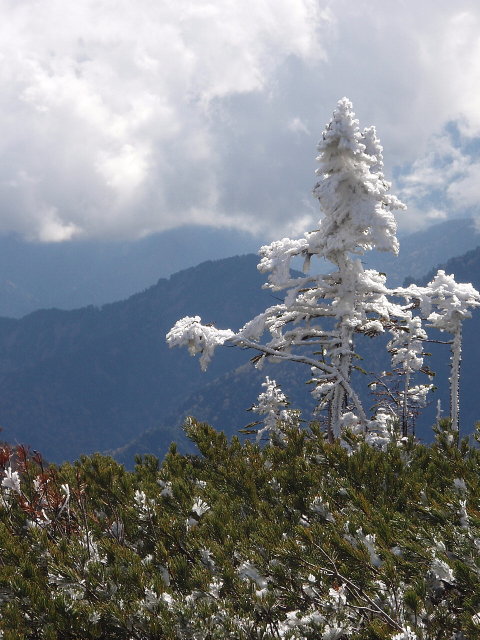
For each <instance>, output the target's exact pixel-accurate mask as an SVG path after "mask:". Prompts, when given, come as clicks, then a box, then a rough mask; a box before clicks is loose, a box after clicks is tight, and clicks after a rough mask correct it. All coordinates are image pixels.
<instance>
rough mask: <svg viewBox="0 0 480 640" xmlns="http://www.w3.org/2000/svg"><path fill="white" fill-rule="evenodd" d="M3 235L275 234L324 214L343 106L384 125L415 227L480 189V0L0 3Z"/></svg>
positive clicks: (465, 206) (469, 202) (475, 196)
mask: <svg viewBox="0 0 480 640" xmlns="http://www.w3.org/2000/svg"><path fill="white" fill-rule="evenodd" d="M0 11H1V13H0V15H1V18H2V19H1V21H0V39H1V46H0V74H1V80H0V82H1V90H0V152H1V153H0V212H1V215H0V232H9V231H14V232H17V233H20V234H22V235H23V236H24V237H26V238H29V239H33V240H42V241H61V240H68V239H74V238H103V239H109V238H134V237H139V236H142V235H146V234H148V233H150V232H153V231H160V230H165V229H170V228H173V227H176V226H179V225H183V224H192V223H194V224H209V225H215V226H233V227H237V228H239V229H242V230H250V231H254V232H257V233H259V234H260V235H262V236H270V238H274V237H281V236H282V235H285V234H290V235H297V234H299V233H302V232H303V231H304V230H306V229H308V228H311V227H312V225H315V222H316V220H318V217H319V214H318V210H317V206H316V202H315V201H314V200H313V199H312V197H311V195H310V194H311V188H312V186H313V182H314V170H315V161H314V158H315V146H316V143H317V140H318V139H319V137H320V135H321V132H322V129H323V128H324V125H325V123H326V122H327V121H328V120H329V119H330V116H331V112H332V110H333V109H334V107H335V104H336V102H337V100H338V99H339V98H341V97H342V96H344V95H346V96H348V97H349V98H350V99H351V100H352V101H353V103H354V107H355V111H356V113H357V117H358V118H359V119H360V123H361V126H362V127H363V126H368V125H370V124H374V125H376V127H377V132H378V135H379V137H380V139H381V141H382V144H383V146H384V156H385V164H386V169H387V175H388V176H389V177H390V178H391V179H393V183H394V186H393V192H394V193H395V194H396V195H399V196H400V197H401V198H402V199H403V200H404V201H405V202H406V204H407V205H408V207H409V209H408V211H407V212H405V213H400V214H399V218H400V219H399V224H400V227H401V228H402V229H403V230H412V229H416V228H421V227H425V226H426V225H428V224H431V223H432V222H433V221H438V220H442V219H445V218H446V217H450V216H464V215H466V214H475V213H476V211H477V208H478V206H477V203H478V201H479V199H480V3H478V0H471V1H469V0H458V1H457V2H454V3H452V2H451V0H420V1H419V0H330V1H327V0H241V1H239V0H135V1H134V0H76V1H75V2H65V0H22V1H21V2H19V1H18V0H0Z"/></svg>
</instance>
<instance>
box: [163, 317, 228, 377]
mask: <svg viewBox="0 0 480 640" xmlns="http://www.w3.org/2000/svg"><path fill="white" fill-rule="evenodd" d="M233 335H234V333H233V331H230V329H217V328H216V327H214V326H212V325H204V324H202V320H201V318H200V316H194V317H193V318H192V317H190V316H186V317H185V318H182V319H181V320H178V321H177V322H176V323H175V325H174V326H173V327H172V328H171V329H170V331H169V332H168V333H167V344H168V346H169V347H185V346H186V347H187V348H188V352H189V354H190V355H191V356H194V355H196V354H197V353H200V354H201V356H200V366H201V368H202V371H205V370H206V368H207V367H208V365H209V363H210V360H211V359H212V356H213V353H214V351H215V347H218V346H219V345H222V344H223V343H224V342H225V341H226V340H228V339H230V338H231V337H232V336H233Z"/></svg>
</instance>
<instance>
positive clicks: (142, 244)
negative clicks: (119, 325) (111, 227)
mask: <svg viewBox="0 0 480 640" xmlns="http://www.w3.org/2000/svg"><path fill="white" fill-rule="evenodd" d="M260 243H261V240H259V238H257V237H255V236H253V235H251V234H248V233H242V232H239V231H237V230H233V229H214V228H213V227H202V226H189V227H181V228H177V229H172V230H170V231H164V232H162V233H156V234H153V235H150V236H147V237H145V238H142V239H140V240H135V241H123V242H100V241H96V242H94V241H91V242H87V241H75V242H73V241H72V242H59V243H33V242H26V241H25V240H22V239H21V238H18V237H16V236H0V316H7V317H13V318H19V317H21V316H23V315H26V314H27V313H30V312H32V311H35V310H37V309H48V308H51V307H56V308H58V309H78V308H80V307H84V306H88V305H102V304H106V303H109V302H115V301H117V300H123V299H125V298H127V297H128V296H131V295H133V294H135V293H137V292H139V291H142V290H143V289H146V288H147V287H150V286H151V285H152V284H154V283H155V282H157V280H158V279H159V278H162V277H163V278H165V277H168V276H170V275H171V274H172V273H176V272H177V271H180V270H181V269H186V268H188V267H193V266H195V265H197V264H199V263H200V262H204V261H205V260H209V259H219V258H227V257H229V256H232V255H236V254H245V253H250V252H255V251H257V249H258V246H259V244H260Z"/></svg>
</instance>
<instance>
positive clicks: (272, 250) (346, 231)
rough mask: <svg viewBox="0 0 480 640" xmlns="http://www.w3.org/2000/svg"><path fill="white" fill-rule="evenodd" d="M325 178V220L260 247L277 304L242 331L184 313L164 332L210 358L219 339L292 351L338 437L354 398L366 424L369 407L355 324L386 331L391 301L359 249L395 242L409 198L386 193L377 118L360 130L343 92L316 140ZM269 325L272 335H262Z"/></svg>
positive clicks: (319, 194) (321, 195) (320, 186)
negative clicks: (315, 265) (358, 377)
mask: <svg viewBox="0 0 480 640" xmlns="http://www.w3.org/2000/svg"><path fill="white" fill-rule="evenodd" d="M318 151H319V155H318V158H317V161H318V163H319V165H320V167H319V168H318V170H317V176H318V180H317V183H316V185H315V187H314V196H315V197H316V198H317V199H318V201H319V203H320V208H321V211H322V212H323V217H322V219H321V220H320V222H319V225H318V229H316V230H315V231H312V232H309V233H306V234H305V235H304V237H303V238H300V239H297V240H292V239H289V238H284V239H283V240H280V241H275V242H273V243H272V244H270V245H268V246H264V247H262V248H261V249H260V256H261V260H260V264H259V266H258V268H259V270H260V271H261V272H263V273H266V274H268V283H267V285H266V286H267V287H268V288H270V289H272V290H273V291H276V292H277V291H285V292H286V293H285V300H284V302H283V303H282V304H278V305H275V306H272V307H270V308H268V309H266V310H265V312H263V313H262V314H260V315H259V316H257V317H256V318H254V319H253V320H251V321H250V322H248V323H247V324H246V325H245V326H244V327H243V328H242V329H240V331H238V332H237V333H233V332H232V331H219V330H216V329H215V328H213V327H205V326H203V325H202V324H201V320H200V318H198V316H197V317H194V318H183V319H182V320H180V321H179V322H177V324H176V325H175V326H174V327H173V328H172V330H171V331H170V332H169V334H168V335H167V341H168V343H169V345H170V346H176V345H184V346H187V347H188V348H189V350H190V353H200V354H201V365H202V367H205V366H206V365H207V364H208V361H209V359H210V357H211V355H212V353H213V350H214V348H215V346H217V345H219V344H222V343H224V342H225V341H229V342H230V343H233V344H236V345H238V346H240V347H248V348H253V349H255V350H256V351H257V352H258V358H257V359H256V362H257V366H261V364H262V362H263V360H264V359H269V360H272V361H277V362H278V361H285V360H289V361H294V362H299V363H303V364H304V365H307V366H308V367H310V369H311V375H312V379H313V382H314V383H315V386H314V395H315V397H316V398H317V400H318V408H319V410H321V409H328V431H329V434H330V436H331V438H333V437H338V436H339V434H340V428H341V424H342V415H343V414H344V413H345V411H347V409H348V408H352V410H353V411H354V412H355V415H356V416H357V419H358V420H359V422H360V423H361V424H362V425H364V426H365V425H366V424H367V422H368V417H367V415H366V413H365V410H364V408H363V406H362V403H361V401H360V398H359V396H358V394H357V393H356V392H355V390H354V389H353V387H352V385H351V369H352V359H353V357H354V356H355V351H354V334H355V333H357V332H365V333H369V334H372V333H380V332H383V330H384V324H386V323H388V321H389V317H390V312H391V306H392V305H391V303H390V302H389V301H388V298H387V294H388V289H387V288H386V285H385V277H384V276H383V275H381V274H379V273H378V272H376V271H374V270H365V269H364V268H363V266H362V264H361V262H360V260H359V259H358V258H356V256H358V255H362V254H363V253H364V252H365V251H367V250H369V249H372V248H377V249H379V250H382V251H392V252H393V253H396V252H397V251H398V242H397V239H396V236H395V232H396V224H395V219H394V217H393V211H394V210H395V209H398V208H403V207H404V205H402V204H401V203H400V202H399V201H398V200H397V199H396V198H395V197H393V196H391V195H389V193H388V191H389V188H390V185H389V183H388V182H386V180H385V178H384V175H383V158H382V149H381V146H380V144H379V141H378V139H377V137H376V135H375V130H374V129H373V128H370V129H366V130H365V131H364V132H361V131H360V128H359V124H358V121H357V120H356V119H355V117H354V113H353V110H352V105H351V103H350V101H349V100H347V99H346V98H344V99H342V100H340V101H339V103H338V105H337V108H336V110H335V111H334V113H333V117H332V120H331V121H330V123H329V124H328V126H327V128H326V129H325V131H324V132H323V135H322V140H321V141H320V143H319V145H318ZM297 256H301V257H303V259H304V272H305V275H304V276H301V277H292V276H291V273H290V263H291V260H292V258H294V257H297ZM313 257H316V258H319V259H327V260H329V261H330V262H331V263H332V264H333V266H334V270H333V271H332V273H330V274H328V275H322V274H314V273H310V266H311V261H312V258H313ZM266 332H268V333H269V334H270V339H267V340H266V341H262V338H263V336H264V334H265V333H266Z"/></svg>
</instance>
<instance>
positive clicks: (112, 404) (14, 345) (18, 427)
mask: <svg viewBox="0 0 480 640" xmlns="http://www.w3.org/2000/svg"><path fill="white" fill-rule="evenodd" d="M256 263H257V258H256V257H255V256H243V257H235V258H230V259H226V260H221V261H218V262H206V263H203V264H202V265H200V266H198V267H196V268H192V269H188V270H186V271H183V272H180V273H177V274H175V275H174V276H172V277H171V278H170V279H168V280H166V279H162V280H160V281H159V282H158V283H157V284H156V285H155V286H153V287H151V288H149V289H147V290H146V291H144V292H142V293H139V294H137V295H135V296H132V297H131V298H129V299H128V300H125V301H123V302H118V303H115V304H110V305H105V306H104V307H102V308H95V307H86V308H83V309H79V310H75V311H58V310H54V309H53V310H48V311H38V312H35V313H33V314H30V315H28V316H26V317H24V318H23V319H20V320H13V319H5V318H3V319H0V374H1V377H0V381H1V387H2V394H1V399H0V424H1V425H2V427H3V428H4V433H3V437H4V438H5V439H6V440H8V441H9V442H22V443H28V444H30V445H32V446H33V447H35V448H36V449H39V450H41V451H42V452H43V454H44V455H45V456H46V457H47V458H49V459H51V460H63V459H65V458H73V457H76V456H78V455H80V454H82V453H88V452H91V451H97V450H104V449H112V448H116V447H118V446H120V445H122V444H124V443H125V442H127V441H130V440H131V439H132V438H133V437H134V436H135V435H136V434H139V433H140V432H142V431H144V430H145V429H148V428H152V427H154V426H157V425H162V424H165V422H164V420H165V418H166V416H167V415H171V414H172V413H174V412H175V410H176V407H177V406H178V405H179V403H180V402H181V399H183V398H184V397H185V396H188V395H189V394H190V393H191V392H192V391H193V390H195V389H197V388H198V387H200V386H203V385H205V384H206V383H207V382H208V381H209V380H212V379H214V378H216V377H218V376H219V375H221V374H223V373H225V372H227V371H230V370H232V369H234V368H235V367H236V366H238V365H239V364H241V363H242V362H244V361H245V360H246V357H245V354H242V353H241V352H238V353H237V352H236V350H233V349H225V350H223V353H222V354H220V357H219V358H218V359H217V361H216V362H215V363H214V365H213V367H212V369H211V370H209V371H208V372H207V373H206V374H202V373H201V371H200V370H199V367H198V363H197V362H195V361H194V360H193V359H192V358H190V357H189V355H188V354H187V353H182V354H179V353H174V352H172V351H170V350H169V349H168V347H167V345H166V344H165V334H166V332H167V330H168V329H169V327H170V326H171V325H172V323H173V322H174V320H175V319H176V318H177V317H178V315H180V314H187V315H188V314H194V313H200V314H201V315H202V318H204V319H205V320H206V321H215V322H217V323H218V324H219V326H220V325H223V326H228V325H236V324H241V323H242V322H244V321H246V320H247V318H248V317H250V316H251V315H252V314H254V313H257V312H258V311H259V309H261V308H262V307H264V306H265V305H266V304H270V303H271V295H270V294H269V293H268V292H266V291H265V290H262V288H261V284H262V282H263V277H262V276H261V274H259V273H258V272H257V269H256ZM212 283H214V284H215V286H213V287H212ZM167 426H168V425H167ZM171 439H172V434H168V436H166V441H167V442H170V440H171ZM167 446H168V445H167Z"/></svg>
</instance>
